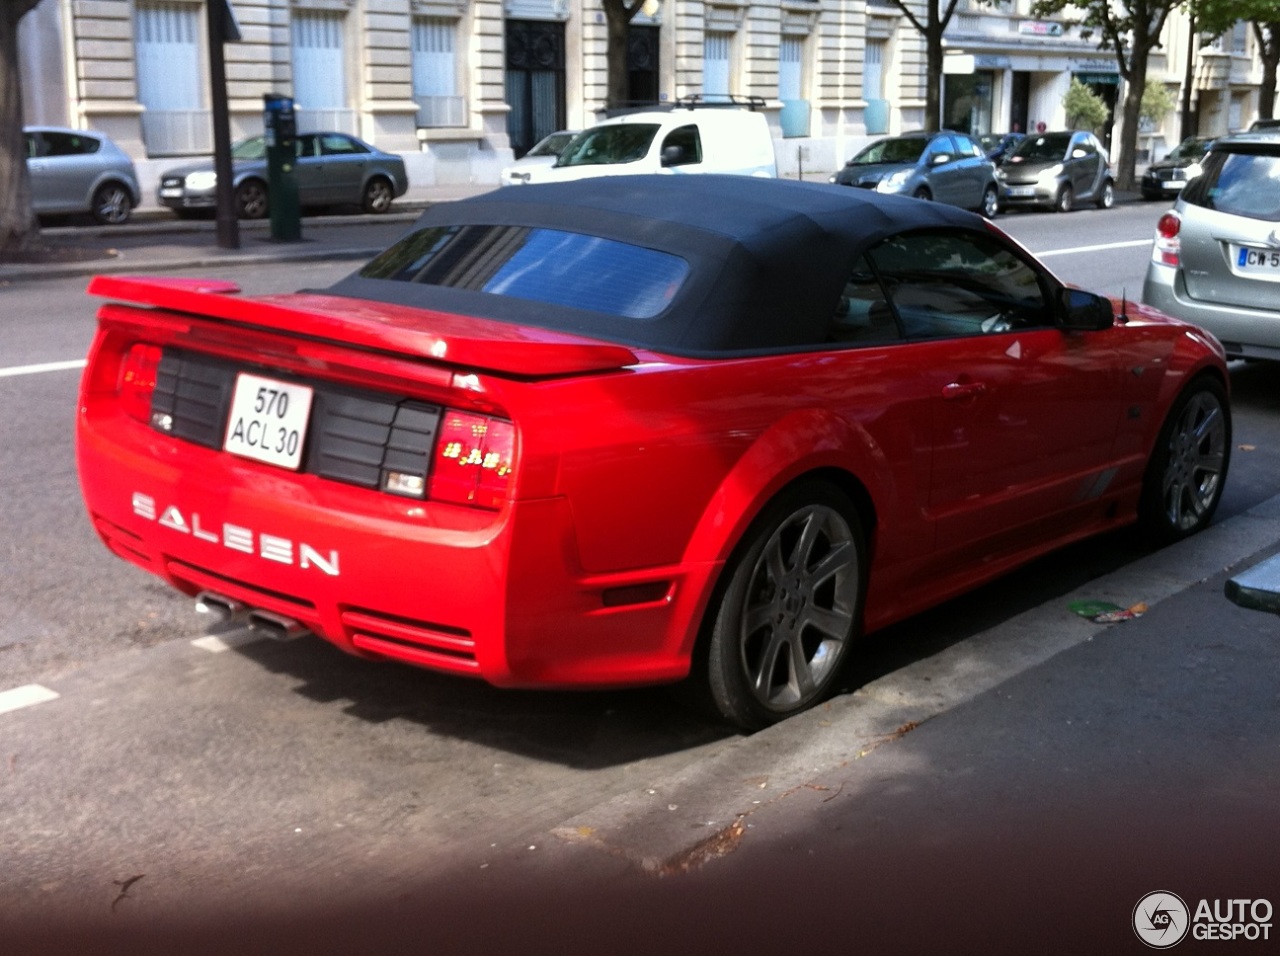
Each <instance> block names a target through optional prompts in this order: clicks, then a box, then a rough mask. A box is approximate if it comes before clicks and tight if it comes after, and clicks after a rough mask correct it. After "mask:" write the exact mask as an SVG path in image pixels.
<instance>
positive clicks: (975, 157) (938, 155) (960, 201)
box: [828, 130, 999, 218]
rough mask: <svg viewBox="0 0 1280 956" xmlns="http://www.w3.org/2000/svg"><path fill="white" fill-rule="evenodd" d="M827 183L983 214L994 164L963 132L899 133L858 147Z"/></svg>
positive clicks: (993, 205)
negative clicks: (912, 198) (853, 154)
mask: <svg viewBox="0 0 1280 956" xmlns="http://www.w3.org/2000/svg"><path fill="white" fill-rule="evenodd" d="M828 182H832V183H838V184H839V185H842V186H856V187H858V188H860V189H874V190H875V191H876V192H881V193H898V194H901V195H904V196H914V197H915V198H916V199H932V200H936V201H937V202H944V203H949V204H950V205H952V206H960V207H961V208H964V209H974V210H977V211H979V212H981V213H983V214H984V215H986V216H987V217H988V218H990V217H992V216H994V215H995V214H996V211H997V208H998V206H997V201H998V196H999V191H998V188H997V186H996V167H995V164H993V163H992V162H991V161H990V160H989V159H987V156H986V153H985V152H984V151H983V149H982V147H981V146H980V145H978V143H977V141H975V140H974V139H972V138H971V137H969V136H966V135H965V134H964V133H953V132H950V131H947V130H944V131H942V132H941V133H905V134H903V135H902V136H891V137H889V138H888V139H880V140H876V141H875V142H874V143H872V144H870V145H869V146H867V147H865V148H864V149H862V150H860V151H859V152H858V153H857V154H856V155H855V156H854V157H853V159H851V160H849V161H848V162H847V163H845V165H844V168H843V169H841V170H840V171H839V172H837V173H835V174H833V175H832V176H831V178H830V179H829V180H828Z"/></svg>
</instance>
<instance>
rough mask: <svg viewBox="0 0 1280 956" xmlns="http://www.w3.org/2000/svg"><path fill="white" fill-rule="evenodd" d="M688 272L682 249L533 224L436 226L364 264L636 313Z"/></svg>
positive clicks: (369, 275)
mask: <svg viewBox="0 0 1280 956" xmlns="http://www.w3.org/2000/svg"><path fill="white" fill-rule="evenodd" d="M688 274H689V264H688V263H687V262H685V260H684V259H682V258H680V257H679V256H674V255H671V254H670V253H666V252H658V251H656V250H654V249H646V248H644V247H642V246H634V245H630V244H629V243H625V242H617V241H614V240H612V239H601V238H599V237H598V236H586V235H582V234H580V233H574V232H564V231H560V230H557V229H532V228H528V227H526V226H435V227H432V228H428V229H421V230H419V231H418V232H415V233H411V234H410V235H408V236H406V237H405V238H404V239H401V240H400V241H399V242H397V243H396V244H395V245H394V246H392V247H391V248H390V249H388V250H387V251H386V252H384V253H382V254H381V255H380V256H378V257H377V258H376V259H374V260H373V261H372V262H370V263H369V264H368V265H366V266H365V267H364V268H363V269H361V270H360V276H361V278H364V279H390V280H393V281H397V282H421V283H425V284H427V285H438V286H446V287H449V288H455V289H470V290H472V291H477V292H487V293H490V294H492V295H500V296H507V297H510V298H515V299H527V300H529V301H532V302H546V303H550V304H553V305H563V306H569V307H571V308H576V309H586V310H589V311H592V312H603V313H606V314H608V315H617V316H622V317H624V318H630V319H647V318H652V317H653V316H656V315H658V314H659V313H660V312H662V311H663V310H664V309H665V308H666V307H667V305H668V304H669V303H670V302H671V300H672V298H673V297H674V296H675V294H676V292H677V291H678V290H679V288H680V286H681V284H682V283H683V282H684V280H685V278H686V277H687V276H688Z"/></svg>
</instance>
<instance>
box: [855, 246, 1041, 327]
mask: <svg viewBox="0 0 1280 956" xmlns="http://www.w3.org/2000/svg"><path fill="white" fill-rule="evenodd" d="M867 258H868V260H869V261H870V263H871V266H872V268H873V269H874V270H875V272H876V275H877V276H878V278H879V279H880V281H881V283H882V284H883V286H884V288H885V290H886V291H887V292H888V297H889V301H890V303H891V304H892V306H893V310H894V312H895V314H896V315H897V318H898V321H899V323H900V324H901V327H902V330H903V333H904V334H905V336H906V338H908V339H936V338H953V337H956V336H964V335H987V334H991V333H997V332H1009V331H1014V330H1017V329H1026V328H1035V327H1040V326H1049V325H1051V324H1052V322H1053V318H1052V312H1051V310H1050V309H1049V307H1048V304H1047V302H1046V300H1045V294H1044V288H1043V286H1042V284H1041V281H1040V273H1039V272H1038V271H1037V270H1036V269H1035V268H1034V267H1032V266H1031V265H1030V264H1029V263H1028V262H1027V261H1026V260H1024V259H1022V258H1021V257H1020V256H1018V255H1017V254H1016V253H1015V252H1014V251H1013V250H1012V249H1011V248H1009V247H1008V246H1006V245H1005V244H1004V243H1002V242H1000V241H999V240H998V239H996V238H995V237H994V236H989V235H986V234H985V233H976V232H922V233H911V234H907V235H899V236H894V237H892V238H890V239H886V240H885V241H883V242H882V243H880V244H879V245H878V246H876V247H875V248H874V249H872V250H871V251H870V252H869V253H868V254H867Z"/></svg>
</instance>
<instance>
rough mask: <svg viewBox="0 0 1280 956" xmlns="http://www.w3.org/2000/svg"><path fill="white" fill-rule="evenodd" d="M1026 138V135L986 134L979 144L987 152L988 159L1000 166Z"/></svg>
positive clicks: (980, 138)
mask: <svg viewBox="0 0 1280 956" xmlns="http://www.w3.org/2000/svg"><path fill="white" fill-rule="evenodd" d="M1026 138H1027V135H1026V133H986V134H984V135H982V136H979V137H978V143H979V144H980V145H981V146H982V148H983V150H984V151H985V152H986V154H987V159H989V160H991V161H992V162H993V163H995V164H996V165H997V166H998V165H1000V164H1001V163H1002V162H1004V158H1005V157H1006V156H1008V155H1009V154H1010V153H1011V152H1013V150H1014V148H1015V147H1017V145H1018V144H1019V143H1021V142H1022V141H1023V140H1024V139H1026Z"/></svg>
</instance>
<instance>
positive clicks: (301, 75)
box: [292, 10, 356, 133]
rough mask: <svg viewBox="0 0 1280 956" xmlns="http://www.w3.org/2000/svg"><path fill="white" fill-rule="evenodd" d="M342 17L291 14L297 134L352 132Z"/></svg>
mask: <svg viewBox="0 0 1280 956" xmlns="http://www.w3.org/2000/svg"><path fill="white" fill-rule="evenodd" d="M344 25H345V24H344V18H343V15H342V14H333V13H328V12H320V11H315V10H299V11H296V12H295V13H294V15H293V22H292V40H293V99H294V103H295V106H296V109H297V116H298V131H299V132H305V131H309V130H329V129H332V130H337V131H339V132H343V133H355V131H356V129H355V111H354V110H352V109H348V108H347V71H346V53H345V50H344V44H343V37H342V34H343V27H344Z"/></svg>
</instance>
